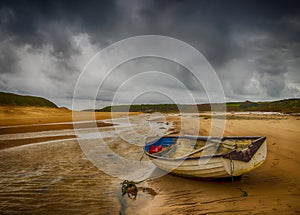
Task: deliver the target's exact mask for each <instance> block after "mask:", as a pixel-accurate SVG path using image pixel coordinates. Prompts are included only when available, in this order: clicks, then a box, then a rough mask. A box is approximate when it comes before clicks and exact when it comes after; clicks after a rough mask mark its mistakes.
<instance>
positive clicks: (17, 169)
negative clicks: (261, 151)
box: [0, 107, 300, 214]
mask: <svg viewBox="0 0 300 215" xmlns="http://www.w3.org/2000/svg"><path fill="white" fill-rule="evenodd" d="M81 114H82V115H81ZM124 114H126V113H120V114H118V116H119V117H121V116H124ZM79 115H80V116H81V119H82V120H83V121H85V120H88V119H91V113H80V114H79ZM109 117H110V114H109V113H96V118H97V119H105V118H109ZM71 119H72V118H71V112H70V111H69V110H65V109H60V110H53V109H43V108H10V109H4V108H3V107H2V108H0V125H1V126H12V125H24V124H36V123H49V122H51V123H54V122H69V121H71ZM167 119H168V121H170V122H174V124H175V126H174V128H173V130H172V131H171V132H173V133H174V134H195V132H196V131H195V125H196V124H197V123H198V124H200V135H207V134H208V133H209V129H210V124H211V119H210V118H207V119H205V118H204V117H183V118H181V117H179V116H170V115H169V116H168V117H167ZM181 119H182V121H183V124H184V127H183V128H182V129H180V122H181ZM25 127H26V126H25ZM29 128H30V126H27V129H29ZM57 128H58V127H56V128H55V129H57ZM299 128H300V117H297V116H277V115H270V116H265V115H263V116H261V115H253V114H252V115H246V116H245V115H240V116H237V115H234V116H229V117H228V119H227V122H226V129H225V135H226V136H228V135H229V136H242V135H246V136H250V135H255V136H257V135H262V136H266V137H267V143H268V157H267V160H266V162H265V163H264V164H263V165H262V166H261V167H259V168H258V169H256V170H254V171H252V172H250V173H248V174H246V175H244V177H243V178H242V180H240V181H234V182H233V183H232V182H230V181H201V180H192V179H186V178H181V177H176V176H172V175H169V174H168V175H166V176H164V177H161V178H159V179H155V180H152V181H149V182H148V183H149V186H150V187H151V188H153V189H154V190H155V191H156V192H157V193H158V194H157V195H156V196H155V197H154V198H153V199H152V200H150V199H147V198H145V199H144V198H143V199H138V200H136V201H131V200H127V203H125V206H124V205H122V206H117V205H118V204H119V202H118V201H116V199H115V196H118V194H116V192H117V191H119V190H118V187H117V189H113V188H112V186H118V185H117V184H115V182H113V180H112V179H109V177H108V176H106V175H105V174H99V170H97V168H95V167H93V166H92V165H91V164H90V163H89V161H87V160H86V159H85V158H84V155H83V154H82V151H81V150H80V147H79V146H78V144H77V143H76V141H73V140H67V141H66V143H65V144H63V145H58V144H56V143H55V142H54V143H53V144H47V145H46V146H45V148H42V150H40V149H39V148H38V147H35V146H32V147H27V148H18V149H17V150H13V151H10V150H0V159H1V160H0V162H1V163H0V172H1V173H0V176H1V183H0V190H1V192H0V211H2V212H3V213H24V212H25V213H43V214H45V213H50V214H51V213H54V212H58V213H76V212H77V213H108V214H109V213H111V214H115V213H117V212H118V210H119V209H120V207H121V208H123V209H124V207H125V209H124V210H126V212H127V213H128V214H297V213H300V203H299V202H300V171H299V164H300V130H299ZM29 130H30V129H29ZM27 132H28V131H27ZM0 136H1V135H0ZM71 138H73V137H71ZM19 141H22V140H19ZM24 141H25V140H24ZM26 141H29V142H30V143H33V142H40V140H38V139H37V140H26ZM67 143H68V144H67ZM5 144H6V145H7V144H9V143H5ZM11 144H13V143H11ZM12 146H14V145H12ZM6 148H7V147H6ZM61 152H64V153H61ZM51 170H53V171H54V172H55V175H53V174H52V173H51V174H50V172H51ZM25 179H26V180H28V182H27V183H25V182H24V180H25ZM110 180H112V182H109V181H110ZM24 183H25V184H24ZM104 197H105V198H104ZM1 202H2V203H1ZM64 202H65V203H64ZM66 202H68V203H66ZM126 205H127V206H126ZM114 206H115V207H114Z"/></svg>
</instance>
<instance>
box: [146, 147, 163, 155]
mask: <svg viewBox="0 0 300 215" xmlns="http://www.w3.org/2000/svg"><path fill="white" fill-rule="evenodd" d="M161 150H162V146H161V145H159V146H150V149H149V153H150V154H153V153H157V152H160V151H161Z"/></svg>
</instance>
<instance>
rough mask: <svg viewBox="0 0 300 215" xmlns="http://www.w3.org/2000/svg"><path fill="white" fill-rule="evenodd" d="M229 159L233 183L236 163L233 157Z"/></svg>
mask: <svg viewBox="0 0 300 215" xmlns="http://www.w3.org/2000/svg"><path fill="white" fill-rule="evenodd" d="M229 158H230V170H231V173H230V174H231V181H232V182H233V172H234V163H233V160H232V158H231V156H230V157H229Z"/></svg>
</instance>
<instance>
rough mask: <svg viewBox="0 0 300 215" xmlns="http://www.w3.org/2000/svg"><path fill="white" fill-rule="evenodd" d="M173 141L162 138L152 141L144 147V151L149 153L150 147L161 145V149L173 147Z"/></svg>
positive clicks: (168, 138)
mask: <svg viewBox="0 0 300 215" xmlns="http://www.w3.org/2000/svg"><path fill="white" fill-rule="evenodd" d="M175 139H176V138H174V137H162V138H160V139H158V140H155V141H152V142H149V143H147V145H146V146H145V148H144V149H145V151H147V152H148V151H149V149H150V146H152V145H153V146H159V145H162V147H163V148H165V147H168V146H170V145H173V144H174V143H175Z"/></svg>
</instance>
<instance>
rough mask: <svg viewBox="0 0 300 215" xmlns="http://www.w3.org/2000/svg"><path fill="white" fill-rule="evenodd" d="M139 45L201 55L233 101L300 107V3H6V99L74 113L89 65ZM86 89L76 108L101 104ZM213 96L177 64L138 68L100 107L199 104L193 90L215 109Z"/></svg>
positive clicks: (102, 97)
mask: <svg viewBox="0 0 300 215" xmlns="http://www.w3.org/2000/svg"><path fill="white" fill-rule="evenodd" d="M138 35H163V36H168V37H172V38H176V39H179V40H181V41H184V42H185V43H187V44H189V45H191V46H193V47H195V48H196V49H197V50H198V51H199V52H201V53H202V54H203V56H205V57H206V59H207V60H208V62H209V63H210V64H211V65H212V67H213V68H214V70H215V72H216V74H217V75H218V77H219V79H220V81H221V84H222V87H223V90H224V93H225V99H226V100H227V101H243V100H254V101H262V100H277V99H283V98H292V97H300V71H299V68H300V3H299V1H289V0H287V1H261V0H260V1H258V0H257V1H256V0H251V1H250V0H249V1H230V0H229V1H218V0H207V1H201V0H199V1H180V0H177V1H166V0H160V1H159V0H157V1H154V0H132V1H127V0H108V1H104V0H101V1H29V0H28V1H1V3H0V91H8V92H15V93H20V94H29V95H37V96H42V97H45V98H48V99H50V100H52V101H54V102H55V103H57V104H58V105H59V106H67V107H71V101H72V96H73V93H74V88H75V84H76V81H77V80H78V77H79V75H80V74H81V73H82V70H83V68H84V67H85V65H86V64H87V63H88V62H89V60H90V59H91V58H92V57H93V56H94V55H95V54H96V53H98V52H99V51H101V50H103V49H104V48H106V47H107V46H109V45H111V44H114V43H115V42H117V41H120V40H123V39H126V38H129V37H133V36H138ZM179 51H180V50H179ZM147 71H153V72H152V73H147ZM159 72H160V73H159ZM102 74H104V73H101V71H99V75H102ZM171 76H172V77H173V78H172V77H171ZM85 81H86V86H84V85H83V86H82V89H81V91H82V93H80V96H79V97H78V98H76V99H78V101H80V103H81V105H82V108H89V107H91V104H92V102H93V100H94V98H93V96H92V94H93V93H94V92H90V91H89V86H90V85H92V84H97V83H93V82H96V80H95V79H94V78H93V77H90V79H89V77H85ZM178 81H179V82H180V83H179V82H178ZM210 84H211V85H213V84H214V83H210ZM120 86H122V87H121V90H120ZM204 88H205V87H203V86H202V85H201V83H199V82H198V81H197V80H195V78H194V77H193V75H191V73H190V71H189V70H188V69H187V68H185V67H184V66H182V65H179V64H177V63H175V62H170V61H168V60H166V59H157V58H153V57H146V58H142V59H133V60H131V61H128V62H126V63H124V64H122V65H120V66H118V67H117V68H116V69H115V70H114V71H112V72H111V74H110V75H109V77H107V78H106V79H105V83H103V85H102V86H101V88H100V90H99V92H97V95H98V96H97V105H99V106H105V105H107V104H110V102H111V101H112V100H113V99H115V100H116V101H115V102H116V103H128V102H132V101H133V100H132V99H133V98H134V99H135V100H134V102H136V103H168V102H174V101H176V102H177V103H189V102H190V100H189V99H187V96H186V95H185V91H186V90H188V91H189V92H190V93H191V95H192V97H193V99H195V101H196V102H197V103H201V102H206V101H208V96H207V95H206V93H205V92H206V91H205V89H204ZM118 89H119V94H118V95H117V96H116V91H118ZM142 92H144V93H142ZM159 92H168V93H159Z"/></svg>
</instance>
